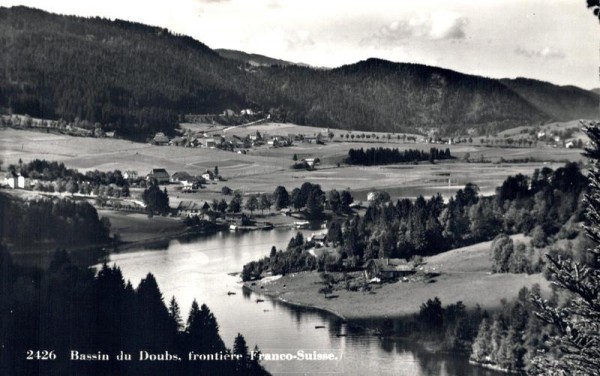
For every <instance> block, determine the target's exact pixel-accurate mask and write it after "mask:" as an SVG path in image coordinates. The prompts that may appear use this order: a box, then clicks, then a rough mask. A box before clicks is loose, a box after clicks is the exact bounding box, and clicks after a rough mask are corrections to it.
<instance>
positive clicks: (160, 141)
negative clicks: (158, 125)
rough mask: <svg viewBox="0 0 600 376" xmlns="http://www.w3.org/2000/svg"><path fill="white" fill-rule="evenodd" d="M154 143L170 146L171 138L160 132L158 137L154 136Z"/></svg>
mask: <svg viewBox="0 0 600 376" xmlns="http://www.w3.org/2000/svg"><path fill="white" fill-rule="evenodd" d="M152 143H153V144H154V145H168V144H169V137H167V136H165V134H164V133H162V132H158V133H157V134H156V135H154V138H153V139H152Z"/></svg>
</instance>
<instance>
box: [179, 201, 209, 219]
mask: <svg viewBox="0 0 600 376" xmlns="http://www.w3.org/2000/svg"><path fill="white" fill-rule="evenodd" d="M205 204H206V203H205ZM202 207H203V205H200V204H198V203H196V202H194V201H189V200H186V201H181V202H179V205H177V214H178V215H179V216H181V217H193V216H195V215H198V216H199V215H201V214H202Z"/></svg>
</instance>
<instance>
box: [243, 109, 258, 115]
mask: <svg viewBox="0 0 600 376" xmlns="http://www.w3.org/2000/svg"><path fill="white" fill-rule="evenodd" d="M240 113H241V114H242V115H254V114H255V112H254V111H252V110H251V109H250V108H246V109H244V110H242V111H241V112H240Z"/></svg>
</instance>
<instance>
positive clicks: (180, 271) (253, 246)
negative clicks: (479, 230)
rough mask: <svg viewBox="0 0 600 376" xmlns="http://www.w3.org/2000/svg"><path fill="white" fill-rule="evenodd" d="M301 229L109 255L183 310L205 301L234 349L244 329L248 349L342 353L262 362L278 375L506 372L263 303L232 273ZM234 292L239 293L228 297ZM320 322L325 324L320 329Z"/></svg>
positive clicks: (129, 275) (487, 375)
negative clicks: (312, 359) (316, 358)
mask: <svg viewBox="0 0 600 376" xmlns="http://www.w3.org/2000/svg"><path fill="white" fill-rule="evenodd" d="M295 233H296V230H272V231H255V232H249V233H228V232H225V233H219V234H216V235H212V236H208V237H202V238H196V239H192V240H187V241H183V240H173V241H170V242H168V243H165V244H164V245H163V246H161V247H156V248H157V249H151V248H148V247H145V248H139V249H131V250H127V251H126V252H121V253H114V254H111V255H110V256H109V259H108V261H109V263H110V264H113V263H115V264H117V265H118V266H119V267H121V269H122V271H123V275H124V276H125V278H126V279H129V280H131V282H132V283H133V284H134V286H137V284H138V283H139V281H140V279H142V278H144V277H145V276H146V274H147V273H149V272H151V273H152V274H154V276H155V277H156V280H157V281H158V284H159V286H160V288H161V291H162V293H163V295H164V297H165V301H168V300H169V299H170V298H171V296H175V297H176V299H177V301H178V302H179V305H180V307H181V310H182V312H188V311H189V309H190V306H191V304H192V301H193V299H194V298H195V299H197V300H198V302H199V303H206V304H207V305H208V307H209V308H210V309H211V310H212V312H213V313H214V314H215V315H216V317H217V320H218V323H219V325H220V333H221V336H222V337H223V340H224V341H225V343H226V344H227V346H228V347H232V345H233V339H234V338H235V336H236V335H237V334H238V332H239V333H242V334H243V335H244V337H245V338H246V341H247V342H248V345H249V347H251V348H253V347H254V344H258V345H259V347H260V349H261V351H263V352H264V353H274V352H277V353H281V352H291V353H294V354H295V353H296V351H298V350H299V349H303V350H305V352H309V351H313V350H316V351H328V352H332V353H334V354H335V356H338V357H339V358H340V360H338V361H321V362H307V361H292V362H282V361H279V362H263V364H264V365H265V366H266V368H267V369H268V370H269V371H271V372H273V373H276V374H279V373H295V374H312V373H317V372H320V373H329V372H340V373H342V372H343V374H347V375H372V374H381V375H388V374H389V375H406V376H413V375H414V376H429V375H436V376H437V375H440V376H446V375H447V376H469V375H470V376H497V375H500V374H499V373H496V372H493V371H489V370H485V369H482V368H479V367H473V366H471V365H469V364H468V362H467V360H466V359H457V358H456V357H452V356H446V355H439V354H435V355H432V354H428V353H426V352H423V351H420V350H419V349H418V348H417V347H416V346H414V345H412V344H410V343H407V342H406V341H395V340H381V339H379V338H378V337H376V336H373V335H371V334H369V332H370V331H369V330H364V329H360V328H357V327H356V326H355V325H353V324H352V323H349V324H346V323H342V322H340V320H339V319H337V318H335V317H332V316H331V315H327V314H324V313H321V312H317V311H314V310H307V309H302V308H298V307H291V306H288V305H285V304H282V303H280V302H278V301H276V300H271V299H269V298H268V297H261V298H263V299H264V300H265V302H263V303H257V302H256V299H257V297H258V296H257V295H256V294H251V293H247V292H244V291H242V287H241V284H240V283H239V277H237V276H232V275H230V274H229V273H233V272H239V271H240V270H241V269H242V266H243V265H244V264H245V263H247V262H249V261H252V260H256V259H258V258H260V257H263V256H266V255H268V253H269V251H270V249H271V246H272V245H275V246H277V248H285V246H286V245H287V243H288V241H289V239H290V238H291V237H292V236H293V235H295ZM304 233H305V235H308V234H310V233H312V231H304ZM229 291H231V292H235V293H236V294H235V295H228V294H227V293H228V292H229ZM184 316H187V315H184ZM185 319H186V317H184V320H185ZM315 326H324V327H325V328H323V329H315ZM340 334H342V336H339V335H340ZM344 335H345V336H344Z"/></svg>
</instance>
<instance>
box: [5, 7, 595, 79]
mask: <svg viewBox="0 0 600 376" xmlns="http://www.w3.org/2000/svg"><path fill="white" fill-rule="evenodd" d="M0 5H1V6H13V5H26V6H31V7H35V8H39V9H43V10H47V11H50V12H54V13H60V14H73V15H80V16H86V17H87V16H102V17H107V18H111V19H115V18H119V19H125V20H131V21H136V22H142V23H145V24H149V25H155V26H161V27H165V28H168V29H169V30H171V31H173V32H176V33H180V34H186V35H189V36H192V37H193V38H195V39H197V40H199V41H201V42H203V43H205V44H207V45H208V46H209V47H211V48H227V49H235V50H241V51H245V52H250V53H258V54H262V55H267V56H270V57H274V58H278V59H284V60H289V61H293V62H302V63H306V64H310V65H313V66H317V67H336V66H340V65H344V64H352V63H355V62H358V61H360V60H365V59H368V58H370V57H376V58H381V59H387V60H391V61H395V62H410V63H419V64H426V65H432V66H439V67H444V68H449V69H453V70H456V71H459V72H463V73H468V74H476V75H481V76H485V77H493V78H514V77H528V78H535V79H539V80H544V81H550V82H552V83H555V84H559V85H576V86H579V87H582V88H585V89H591V88H596V87H600V80H599V66H600V43H599V42H600V39H599V38H598V37H599V36H600V23H598V20H597V19H596V18H594V16H593V14H592V12H591V11H590V10H589V9H587V8H586V1H585V0H452V1H448V0H443V1H442V0H171V1H164V0H85V1H75V0H72V1H69V0H35V1H34V0H21V1H18V0H16V1H13V0H0Z"/></svg>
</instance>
